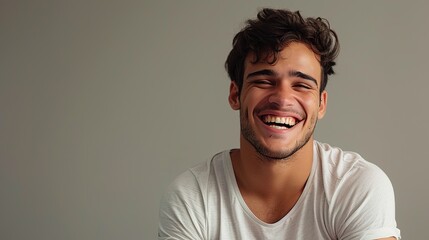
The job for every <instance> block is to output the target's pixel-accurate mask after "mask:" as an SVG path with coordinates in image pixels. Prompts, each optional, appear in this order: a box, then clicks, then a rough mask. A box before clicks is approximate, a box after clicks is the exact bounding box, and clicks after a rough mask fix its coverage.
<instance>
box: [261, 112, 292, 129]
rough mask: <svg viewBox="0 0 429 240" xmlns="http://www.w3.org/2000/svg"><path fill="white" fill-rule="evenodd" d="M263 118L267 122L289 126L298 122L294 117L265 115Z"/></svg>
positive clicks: (282, 127) (281, 127)
mask: <svg viewBox="0 0 429 240" xmlns="http://www.w3.org/2000/svg"><path fill="white" fill-rule="evenodd" d="M263 120H264V122H265V123H277V124H286V125H289V126H294V125H295V124H296V120H295V118H293V117H276V116H270V115H265V116H264V119H263ZM273 126H274V127H276V128H280V129H284V128H286V127H284V126H277V125H273Z"/></svg>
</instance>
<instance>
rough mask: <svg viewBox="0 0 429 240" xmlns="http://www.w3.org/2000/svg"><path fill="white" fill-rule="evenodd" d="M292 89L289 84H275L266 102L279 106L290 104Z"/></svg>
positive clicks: (292, 95) (292, 99) (292, 101)
mask: <svg viewBox="0 0 429 240" xmlns="http://www.w3.org/2000/svg"><path fill="white" fill-rule="evenodd" d="M294 99H295V97H294V91H293V89H292V88H291V87H290V86H284V85H283V86H282V85H279V86H276V88H275V89H273V92H272V93H271V95H270V96H269V97H268V102H269V103H271V104H275V105H277V106H278V107H279V108H283V107H288V106H292V105H293V103H294Z"/></svg>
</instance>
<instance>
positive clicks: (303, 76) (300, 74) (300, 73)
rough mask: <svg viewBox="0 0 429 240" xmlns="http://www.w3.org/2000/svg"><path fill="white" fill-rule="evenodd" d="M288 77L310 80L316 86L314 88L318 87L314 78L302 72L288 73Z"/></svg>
mask: <svg viewBox="0 0 429 240" xmlns="http://www.w3.org/2000/svg"><path fill="white" fill-rule="evenodd" d="M289 76H291V77H299V78H302V79H305V80H310V81H312V82H314V83H315V84H316V86H319V84H317V80H316V79H315V78H314V77H312V76H310V75H308V74H305V73H303V72H300V71H290V72H289Z"/></svg>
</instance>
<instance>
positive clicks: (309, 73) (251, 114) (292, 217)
mask: <svg viewBox="0 0 429 240" xmlns="http://www.w3.org/2000/svg"><path fill="white" fill-rule="evenodd" d="M338 51H339V45H338V39H337V36H336V34H335V32H334V31H333V30H331V29H330V28H329V24H328V22H327V21H326V20H323V19H320V18H316V19H314V18H307V19H304V18H302V17H301V15H300V14H299V12H290V11H287V10H273V9H264V10H262V11H261V12H259V14H258V17H257V19H255V20H249V21H248V22H247V26H246V27H245V28H243V29H242V30H241V31H240V32H239V33H238V34H237V35H236V36H235V38H234V41H233V49H232V50H231V52H230V54H229V56H228V59H227V60H226V64H225V66H226V69H227V71H228V73H229V76H230V78H231V86H230V95H229V103H230V105H231V107H232V109H234V110H238V111H239V112H240V125H241V134H240V148H239V149H233V150H228V151H224V152H221V153H219V154H217V155H215V156H214V157H213V158H212V159H211V161H209V162H207V163H204V164H200V165H198V166H196V167H194V168H191V169H190V170H188V171H187V172H185V173H183V174H182V175H180V176H179V177H178V178H177V179H176V180H175V181H174V183H173V184H172V185H171V187H170V188H169V190H168V192H167V193H166V195H165V197H164V199H163V201H162V202H161V208H160V225H159V239H193V240H195V239H228V240H229V239H246V240H249V239H311V240H314V239H397V238H399V237H400V233H399V230H398V229H397V227H396V221H395V203H394V195H393V189H392V186H391V183H390V181H389V179H388V178H387V176H386V175H385V174H384V173H383V172H382V170H380V169H379V168H378V167H376V166H375V165H373V164H371V163H369V162H367V161H365V160H364V159H362V157H361V156H359V155H358V154H356V153H353V152H346V151H342V150H341V149H339V148H335V147H331V146H329V145H327V144H323V143H320V142H317V141H315V140H313V131H314V128H315V126H316V123H317V120H318V119H321V118H322V117H323V115H324V114H325V111H326V105H327V95H328V94H327V92H326V91H325V86H326V83H327V81H328V75H330V74H333V73H334V71H333V69H332V66H334V65H335V62H334V60H335V58H336V56H337V55H338Z"/></svg>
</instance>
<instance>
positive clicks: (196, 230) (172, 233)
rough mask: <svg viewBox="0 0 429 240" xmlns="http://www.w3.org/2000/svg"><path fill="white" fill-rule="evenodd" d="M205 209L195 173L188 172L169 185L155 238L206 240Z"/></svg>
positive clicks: (164, 239) (165, 239) (161, 206)
mask: <svg viewBox="0 0 429 240" xmlns="http://www.w3.org/2000/svg"><path fill="white" fill-rule="evenodd" d="M204 229H205V211H204V201H203V197H202V193H201V191H200V188H199V185H198V182H197V181H196V179H195V176H194V175H193V174H192V173H191V172H190V171H187V172H185V173H183V174H181V175H180V176H179V177H177V178H176V180H175V181H174V182H173V183H172V184H171V185H170V187H169V188H168V190H167V191H166V193H165V194H164V196H163V198H162V200H161V203H160V209H159V228H158V239H159V240H161V239H162V240H167V239H180V240H182V239H183V240H185V239H186V240H200V239H205V237H204V232H205V230H204Z"/></svg>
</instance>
